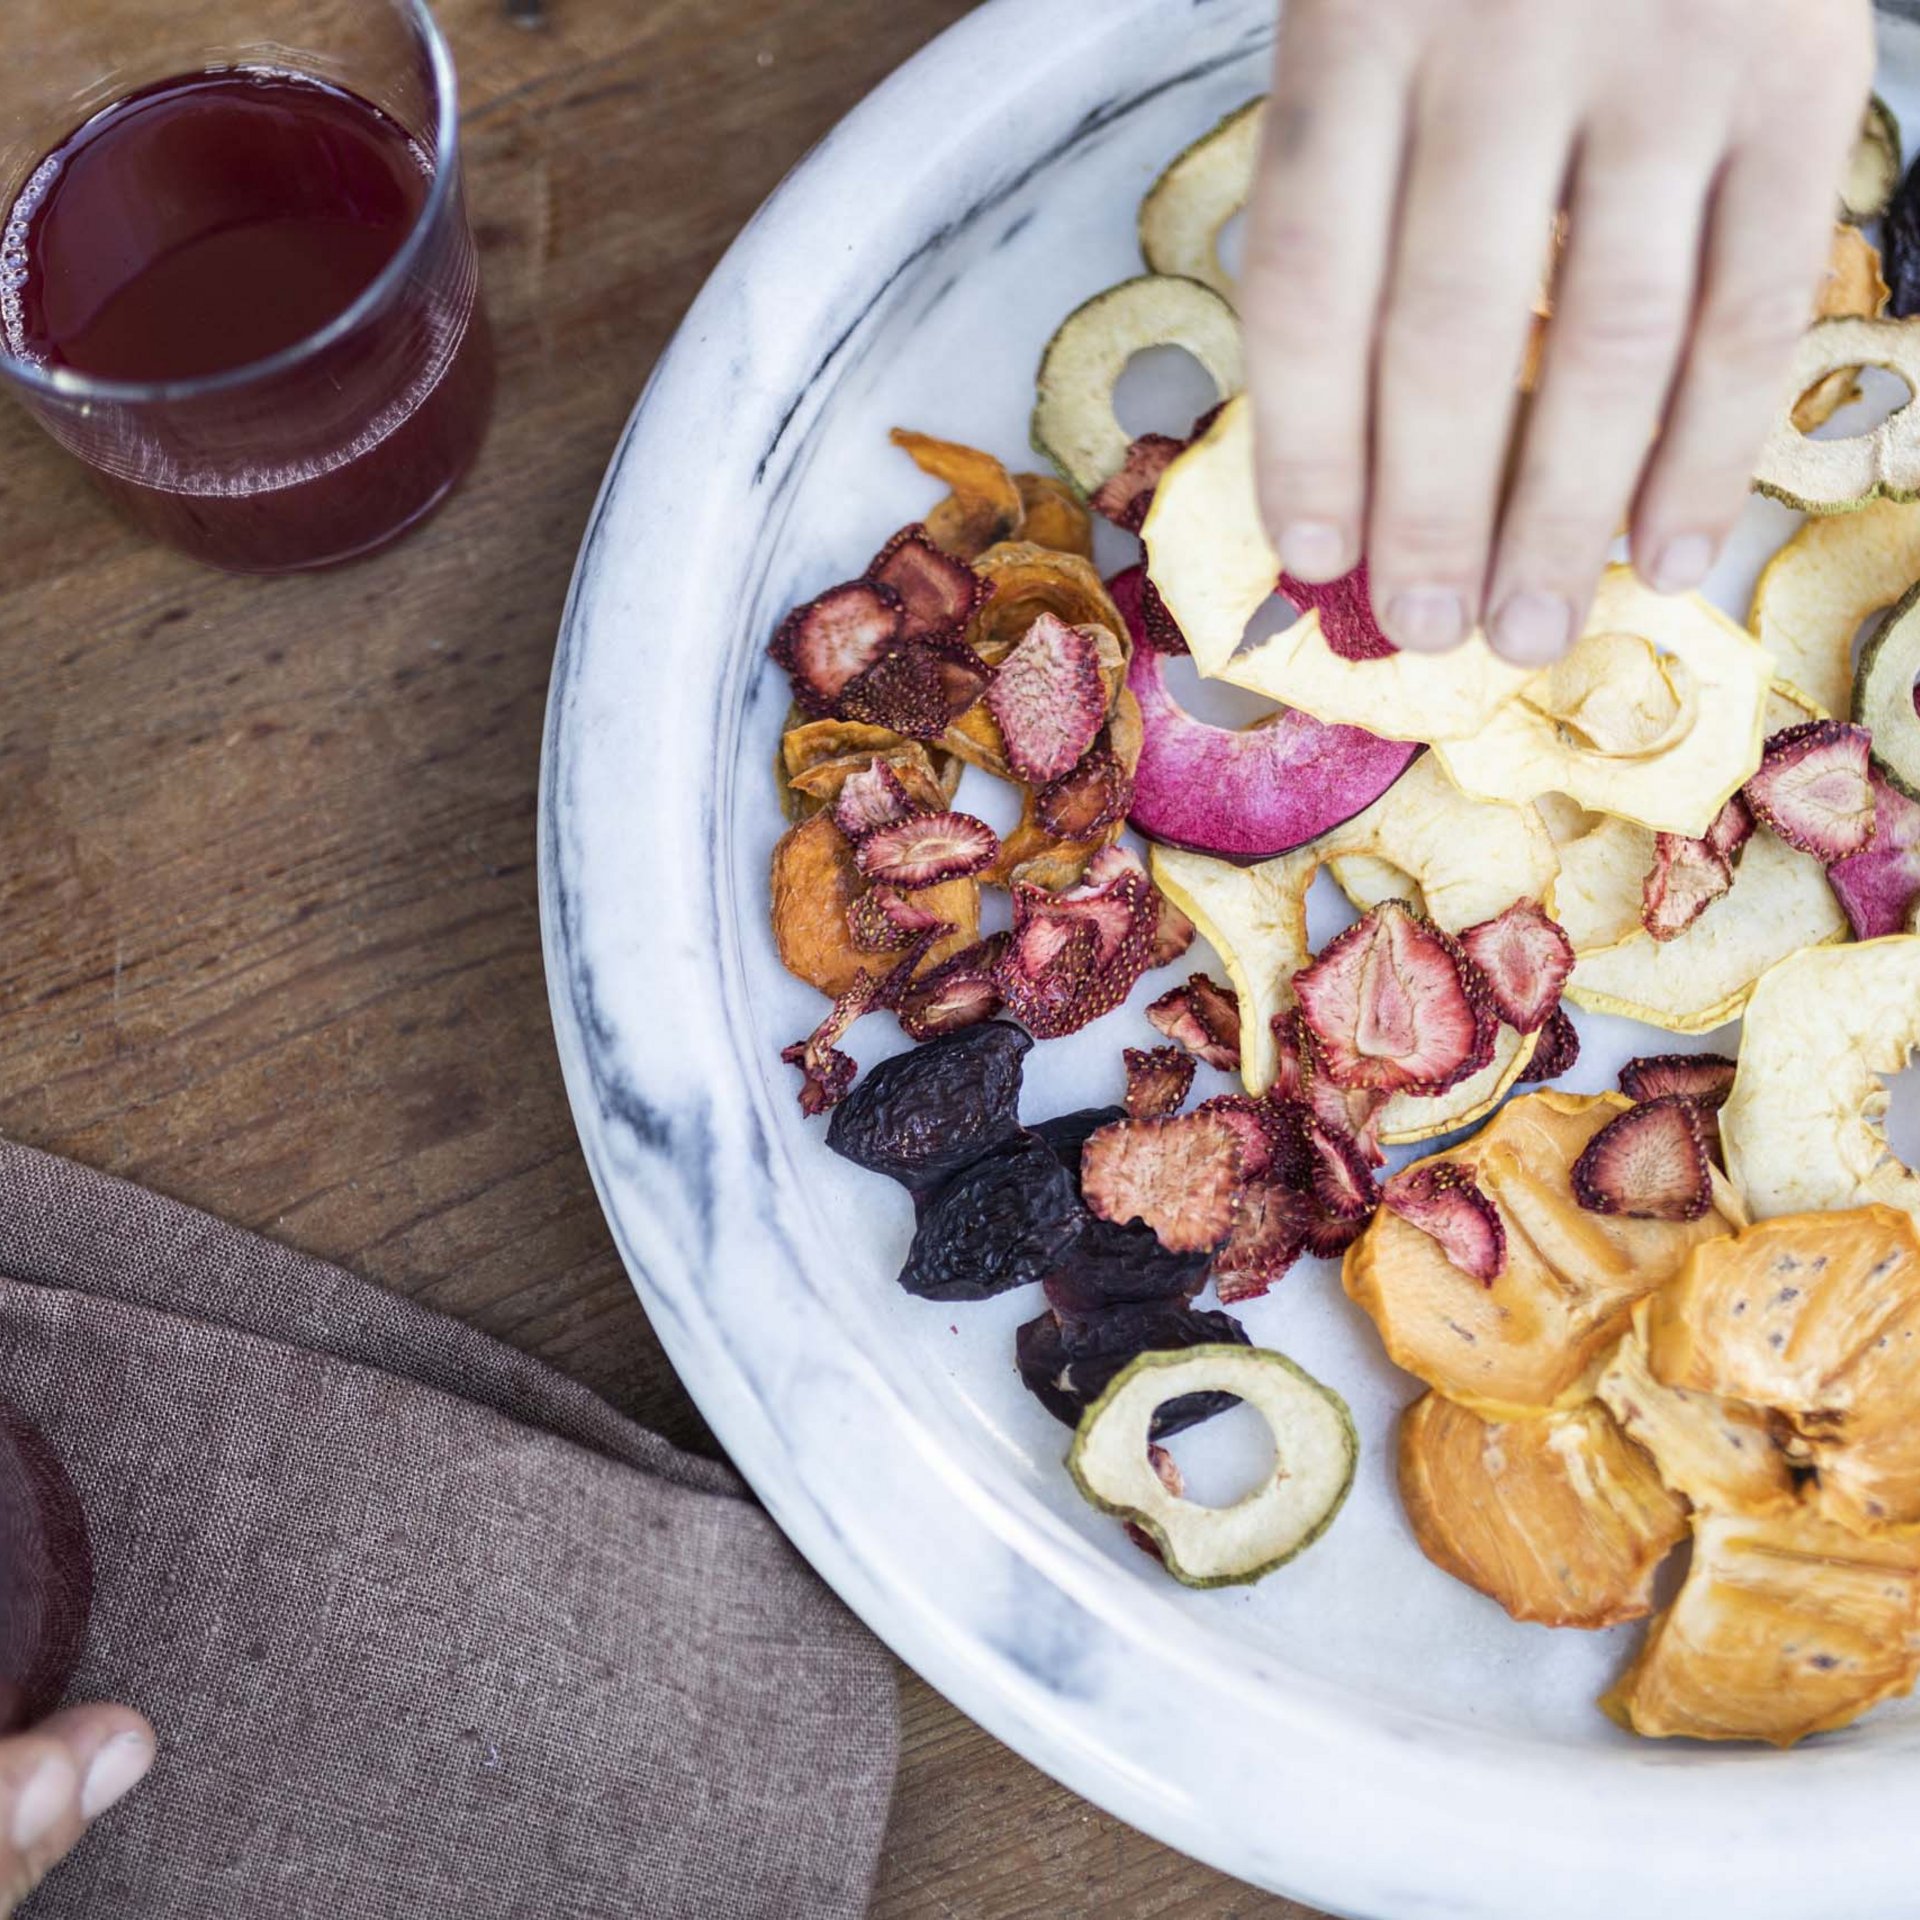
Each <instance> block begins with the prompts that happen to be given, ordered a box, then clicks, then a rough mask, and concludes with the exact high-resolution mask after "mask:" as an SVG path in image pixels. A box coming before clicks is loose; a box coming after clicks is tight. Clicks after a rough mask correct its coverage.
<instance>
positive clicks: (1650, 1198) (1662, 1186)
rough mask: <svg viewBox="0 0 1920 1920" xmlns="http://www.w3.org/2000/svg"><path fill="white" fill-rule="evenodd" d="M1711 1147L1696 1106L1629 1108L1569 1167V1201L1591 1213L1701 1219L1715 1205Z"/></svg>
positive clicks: (1667, 1098)
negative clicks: (1571, 1168)
mask: <svg viewBox="0 0 1920 1920" xmlns="http://www.w3.org/2000/svg"><path fill="white" fill-rule="evenodd" d="M1710 1168H1711V1145H1710V1142H1709V1140H1708V1137H1707V1129H1706V1125H1705V1119H1704V1116H1703V1115H1702V1113H1701V1111H1700V1109H1699V1107H1698V1106H1697V1105H1696V1104H1695V1103H1694V1102H1693V1101H1692V1100H1690V1099H1688V1098H1687V1097H1686V1096H1685V1095H1684V1094H1678V1093H1668V1094H1662V1095H1661V1096H1660V1097H1659V1098H1658V1099H1656V1100H1648V1101H1646V1102H1644V1103H1643V1104H1642V1105H1640V1106H1637V1107H1630V1108H1628V1110H1627V1111H1626V1112H1625V1113H1623V1114H1621V1115H1620V1116H1619V1118H1618V1119H1614V1120H1609V1121H1608V1122H1607V1124H1606V1125H1605V1126H1604V1127H1602V1128H1601V1129H1600V1131H1599V1132H1598V1133H1596V1134H1595V1135H1594V1136H1593V1138H1592V1139H1591V1140H1589V1141H1588V1142H1587V1145H1586V1148H1585V1151H1583V1152H1582V1154H1581V1155H1580V1158H1579V1159H1578V1160H1576V1161H1575V1162H1574V1163H1573V1194H1574V1198H1575V1199H1576V1200H1578V1201H1579V1202H1580V1204H1581V1205H1582V1206H1583V1207H1585V1208H1586V1209H1587V1210H1588V1211H1589V1212H1590V1213H1613V1214H1623V1215H1624V1216H1625V1217H1626V1218H1627V1219H1629V1220H1698V1219H1699V1218H1700V1216H1701V1215H1702V1214H1704V1213H1705V1212H1706V1211H1707V1209H1708V1208H1709V1207H1710V1206H1712V1204H1713V1178H1712V1174H1711V1171H1710Z"/></svg>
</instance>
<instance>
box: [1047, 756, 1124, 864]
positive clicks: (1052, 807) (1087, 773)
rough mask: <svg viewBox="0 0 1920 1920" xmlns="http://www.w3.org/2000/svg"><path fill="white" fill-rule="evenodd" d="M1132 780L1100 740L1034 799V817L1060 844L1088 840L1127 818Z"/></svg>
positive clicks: (1117, 759)
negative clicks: (1077, 762)
mask: <svg viewBox="0 0 1920 1920" xmlns="http://www.w3.org/2000/svg"><path fill="white" fill-rule="evenodd" d="M1132 805H1133V778H1132V776H1131V775H1130V774H1129V773H1128V772H1127V770H1126V769H1125V768H1124V767H1123V766H1122V765H1121V764H1120V761H1119V758H1118V756H1117V755H1116V754H1115V753H1114V751H1113V748H1112V747H1111V745H1109V744H1108V743H1107V741H1106V740H1105V738H1104V737H1103V738H1102V739H1100V740H1096V741H1095V742H1094V744H1093V746H1092V747H1091V748H1089V749H1088V751H1087V753H1086V754H1085V755H1084V756H1083V757H1082V758H1081V760H1080V763H1079V765H1078V766H1075V767H1072V768H1070V769H1069V770H1068V771H1067V772H1065V773H1063V774H1062V775H1061V776H1060V778H1059V779H1058V780H1050V781H1049V782H1048V783H1047V784H1046V785H1045V786H1044V787H1042V788H1041V789H1040V790H1039V792H1038V793H1036V794H1035V795H1034V796H1033V814H1034V818H1035V819H1036V820H1037V821H1038V822H1039V823H1040V825H1041V826H1042V827H1043V828H1044V829H1045V830H1046V831H1047V832H1048V833H1050V834H1052V835H1053V836H1054V837H1055V838H1056V839H1059V840H1091V839H1092V838H1093V836H1094V835H1095V834H1096V833H1102V832H1104V831H1105V830H1106V829H1107V828H1108V827H1110V826H1113V825H1114V824H1115V823H1116V822H1117V821H1120V820H1124V819H1125V818H1126V817H1127V809H1128V808H1129V807H1130V806H1132Z"/></svg>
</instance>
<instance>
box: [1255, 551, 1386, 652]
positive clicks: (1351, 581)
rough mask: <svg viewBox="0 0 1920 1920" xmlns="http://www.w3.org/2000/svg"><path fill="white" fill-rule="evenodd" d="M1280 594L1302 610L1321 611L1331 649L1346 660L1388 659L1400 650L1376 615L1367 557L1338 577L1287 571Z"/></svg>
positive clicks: (1284, 574)
mask: <svg viewBox="0 0 1920 1920" xmlns="http://www.w3.org/2000/svg"><path fill="white" fill-rule="evenodd" d="M1280 595H1281V597H1282V598H1283V599H1285V600H1289V601H1291V602H1292V603H1293V605H1295V606H1296V607H1298V608H1299V609H1300V611H1301V612H1302V613H1308V612H1312V613H1317V614H1319V616H1320V631H1321V633H1322V635H1324V636H1325V639H1326V642H1327V647H1328V650H1329V651H1330V652H1332V653H1335V654H1338V655H1339V657H1340V658H1341V659H1342V660H1385V659H1386V658H1388V657H1389V656H1390V655H1392V654H1396V653H1398V652H1399V651H1400V649H1399V648H1398V647H1396V646H1395V645H1394V644H1393V642H1392V641H1391V640H1389V639H1388V638H1387V636H1386V635H1385V634H1384V633H1382V632H1381V631H1380V623H1379V622H1378V621H1377V620H1375V619H1374V617H1373V593H1372V589H1371V587H1370V586H1369V584H1368V581H1367V563H1366V562H1365V561H1364V560H1362V561H1361V562H1360V564H1359V565H1358V566H1357V567H1355V568H1354V569H1353V571H1352V572H1351V573H1343V574H1342V575H1341V576H1340V577H1339V579H1337V580H1325V581H1313V580H1300V579H1297V578H1295V576H1294V575H1292V574H1290V573H1283V574H1282V575H1281V576H1280Z"/></svg>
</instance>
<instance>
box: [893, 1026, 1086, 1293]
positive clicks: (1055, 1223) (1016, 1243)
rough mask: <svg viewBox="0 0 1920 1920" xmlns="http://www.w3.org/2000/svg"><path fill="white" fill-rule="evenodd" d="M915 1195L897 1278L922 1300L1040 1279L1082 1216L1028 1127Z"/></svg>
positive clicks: (1075, 1234)
mask: <svg viewBox="0 0 1920 1920" xmlns="http://www.w3.org/2000/svg"><path fill="white" fill-rule="evenodd" d="M967 1031H968V1032H970V1033H977V1032H979V1031H980V1029H979V1028H977V1027H970V1028H968V1029H967ZM915 1200H916V1204H917V1205H918V1208H919V1213H920V1224H919V1225H918V1226H917V1227H916V1228H915V1229H914V1235H913V1245H912V1246H911V1247H910V1248H908V1250H907V1263H906V1265H905V1266H904V1267H902V1268H901V1269H900V1284H901V1286H903V1287H904V1288H905V1289H906V1290H907V1291H908V1292H909V1293H911V1294H917V1295H918V1296H919V1297H920V1298H921V1299H923V1300H988V1299H991V1298H992V1297H993V1295H995V1294H996V1293H1005V1292H1006V1291H1007V1289H1008V1288H1009V1287H1021V1286H1026V1285H1027V1284H1028V1283H1029V1282H1031V1281H1035V1280H1044V1279H1045V1278H1046V1276H1047V1275H1048V1274H1050V1273H1052V1272H1054V1271H1055V1270H1056V1269H1057V1268H1058V1267H1059V1265H1060V1263H1061V1262H1062V1260H1064V1259H1065V1257H1066V1255H1067V1253H1068V1250H1069V1249H1070V1248H1071V1247H1072V1245H1073V1243H1074V1241H1075V1240H1077V1239H1078V1238H1079V1237H1080V1233H1081V1231H1082V1229H1083V1228H1084V1227H1085V1226H1086V1224H1087V1211H1086V1209H1085V1208H1084V1207H1083V1206H1082V1205H1081V1204H1080V1196H1079V1194H1078V1193H1076V1192H1075V1191H1074V1185H1073V1176H1072V1175H1071V1174H1070V1173H1068V1171H1067V1170H1066V1168H1065V1167H1063V1166H1062V1165H1061V1164H1060V1160H1059V1156H1058V1155H1057V1154H1056V1153H1055V1152H1054V1150H1053V1149H1052V1148H1051V1147H1050V1146H1048V1145H1047V1143H1046V1142H1045V1141H1044V1140H1042V1139H1041V1138H1040V1137H1039V1135H1038V1134H1033V1133H1022V1134H1020V1135H1018V1136H1017V1137H1016V1138H1014V1139H1013V1140H1011V1141H1009V1142H1008V1143H1007V1144H1005V1145H1004V1146H999V1147H996V1148H994V1150H993V1151H992V1152H991V1153H987V1154H983V1155H981V1156H980V1157H979V1158H978V1159H976V1160H974V1161H973V1162H972V1163H971V1164H970V1165H968V1166H964V1167H962V1168H961V1169H960V1171H959V1172H958V1173H956V1174H955V1175H954V1176H953V1177H952V1178H951V1179H950V1180H948V1181H947V1182H946V1184H945V1185H944V1186H942V1187H939V1188H937V1189H935V1190H934V1191H933V1192H931V1193H928V1192H924V1191H923V1192H921V1193H919V1194H917V1195H916V1196H915Z"/></svg>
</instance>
